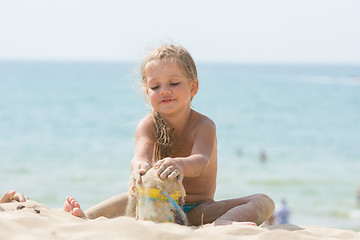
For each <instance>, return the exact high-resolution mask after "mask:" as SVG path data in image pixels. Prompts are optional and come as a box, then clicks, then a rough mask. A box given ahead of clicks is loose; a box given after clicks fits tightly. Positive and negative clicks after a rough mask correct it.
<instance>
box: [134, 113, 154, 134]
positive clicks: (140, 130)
mask: <svg viewBox="0 0 360 240" xmlns="http://www.w3.org/2000/svg"><path fill="white" fill-rule="evenodd" d="M153 132H154V122H153V118H152V115H151V114H148V115H146V116H145V117H144V118H143V119H141V120H140V122H139V123H138V125H137V127H136V134H135V136H136V135H139V134H140V135H143V134H146V135H148V134H150V133H153Z"/></svg>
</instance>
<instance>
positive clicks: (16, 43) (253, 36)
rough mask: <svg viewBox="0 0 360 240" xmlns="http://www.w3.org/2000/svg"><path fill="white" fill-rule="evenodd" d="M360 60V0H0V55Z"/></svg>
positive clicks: (21, 57)
mask: <svg viewBox="0 0 360 240" xmlns="http://www.w3.org/2000/svg"><path fill="white" fill-rule="evenodd" d="M162 43H172V44H177V45H178V44H179V45H182V46H184V47H185V48H187V49H188V50H189V52H190V53H191V54H192V56H193V57H194V59H195V61H203V62H204V61H206V62H241V63H259V62H260V63H341V64H360V1H358V0H247V1H244V0H217V1H213V0H178V1H170V0H131V1H130V0H127V1H122V0H11V1H8V0H0V60H61V61H62V60H71V61H73V60H75V61H83V60H85V61H138V60H140V59H143V57H144V56H145V55H146V53H147V52H148V51H149V50H150V49H152V48H154V47H157V46H159V45H160V44H162Z"/></svg>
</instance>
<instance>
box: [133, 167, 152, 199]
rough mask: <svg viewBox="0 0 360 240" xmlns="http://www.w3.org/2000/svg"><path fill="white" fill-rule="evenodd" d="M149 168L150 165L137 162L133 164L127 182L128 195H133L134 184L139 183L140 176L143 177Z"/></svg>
mask: <svg viewBox="0 0 360 240" xmlns="http://www.w3.org/2000/svg"><path fill="white" fill-rule="evenodd" d="M150 168H151V165H150V163H148V162H144V161H138V162H136V163H135V164H134V166H133V170H132V172H131V176H130V181H129V192H130V195H134V191H135V183H138V184H140V183H141V175H144V174H145V173H146V172H147V171H148V170H149V169H150Z"/></svg>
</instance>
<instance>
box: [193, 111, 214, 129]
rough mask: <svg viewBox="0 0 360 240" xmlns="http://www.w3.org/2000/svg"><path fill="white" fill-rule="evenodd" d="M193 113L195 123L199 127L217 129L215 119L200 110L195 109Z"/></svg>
mask: <svg viewBox="0 0 360 240" xmlns="http://www.w3.org/2000/svg"><path fill="white" fill-rule="evenodd" d="M193 113H194V119H195V121H194V123H195V127H196V128H197V129H204V130H208V131H209V130H210V131H216V125H215V122H214V121H213V120H211V119H210V118H209V117H207V116H205V115H203V114H201V113H199V112H196V111H195V110H193Z"/></svg>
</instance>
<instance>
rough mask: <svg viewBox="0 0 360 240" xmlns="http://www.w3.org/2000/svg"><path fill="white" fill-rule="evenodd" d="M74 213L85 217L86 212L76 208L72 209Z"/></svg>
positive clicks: (76, 215)
mask: <svg viewBox="0 0 360 240" xmlns="http://www.w3.org/2000/svg"><path fill="white" fill-rule="evenodd" d="M72 215H74V216H75V217H84V216H85V214H84V212H83V211H82V210H81V209H80V208H74V209H73V211H72Z"/></svg>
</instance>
